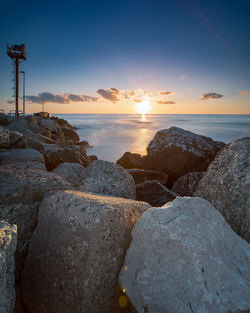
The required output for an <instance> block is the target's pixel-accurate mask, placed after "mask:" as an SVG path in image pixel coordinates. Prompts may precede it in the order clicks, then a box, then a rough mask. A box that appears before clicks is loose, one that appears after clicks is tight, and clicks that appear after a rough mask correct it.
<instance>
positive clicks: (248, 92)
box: [235, 90, 250, 96]
mask: <svg viewBox="0 0 250 313" xmlns="http://www.w3.org/2000/svg"><path fill="white" fill-rule="evenodd" d="M235 92H237V93H238V94H239V95H240V96H249V95H250V91H248V90H235Z"/></svg>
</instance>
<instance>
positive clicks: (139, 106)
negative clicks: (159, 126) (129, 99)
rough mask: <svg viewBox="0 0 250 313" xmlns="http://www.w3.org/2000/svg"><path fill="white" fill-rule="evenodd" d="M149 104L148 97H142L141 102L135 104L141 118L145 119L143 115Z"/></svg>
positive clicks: (147, 110)
mask: <svg viewBox="0 0 250 313" xmlns="http://www.w3.org/2000/svg"><path fill="white" fill-rule="evenodd" d="M150 109H151V105H150V100H149V99H143V100H142V102H139V103H137V104H136V111H137V113H140V114H141V116H142V119H145V115H146V114H147V113H149V112H150Z"/></svg>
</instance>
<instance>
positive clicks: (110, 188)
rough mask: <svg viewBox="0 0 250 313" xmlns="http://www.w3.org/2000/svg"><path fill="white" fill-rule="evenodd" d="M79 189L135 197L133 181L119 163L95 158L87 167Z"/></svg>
mask: <svg viewBox="0 0 250 313" xmlns="http://www.w3.org/2000/svg"><path fill="white" fill-rule="evenodd" d="M80 190H81V191H84V192H91V193H99V194H103V195H111V196H115V197H123V198H130V199H135V183H134V180H133V178H132V176H131V175H129V173H128V172H127V171H126V170H125V169H124V168H122V167H121V166H120V165H118V164H115V163H112V162H108V161H102V160H97V161H94V162H92V163H91V164H90V165H89V166H88V167H87V177H86V178H84V179H83V180H82V181H81V186H80Z"/></svg>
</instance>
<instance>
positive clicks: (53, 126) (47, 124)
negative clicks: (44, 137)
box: [40, 118, 59, 134]
mask: <svg viewBox="0 0 250 313" xmlns="http://www.w3.org/2000/svg"><path fill="white" fill-rule="evenodd" d="M40 125H41V126H42V127H44V128H46V129H48V130H49V131H50V132H51V133H53V134H58V133H59V127H58V125H57V123H55V122H54V121H53V120H51V119H49V118H45V119H42V120H41V121H40Z"/></svg>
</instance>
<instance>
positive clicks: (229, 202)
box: [195, 137, 250, 242]
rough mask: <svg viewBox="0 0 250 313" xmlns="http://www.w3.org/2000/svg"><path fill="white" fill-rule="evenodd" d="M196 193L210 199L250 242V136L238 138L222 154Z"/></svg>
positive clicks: (234, 228) (209, 168)
mask: <svg viewBox="0 0 250 313" xmlns="http://www.w3.org/2000/svg"><path fill="white" fill-rule="evenodd" d="M195 195H196V196H199V197H202V198H205V199H207V200H208V201H210V202H211V203H212V204H213V205H214V206H215V208H216V209H217V210H218V211H220V213H221V214H222V215H223V216H224V218H225V219H226V221H227V222H228V223H229V224H230V225H231V227H232V228H233V230H234V231H235V232H236V233H238V234H239V235H240V236H241V237H242V238H244V239H245V240H247V241H248V242H250V137H247V138H242V139H238V140H235V141H233V142H232V143H230V144H229V145H227V146H226V147H225V148H224V149H222V150H221V151H220V152H219V153H218V155H217V156H216V158H215V159H214V161H213V162H212V163H211V164H210V166H209V167H208V170H207V172H205V173H204V176H203V177H202V179H201V181H200V183H199V185H198V187H197V190H196V192H195Z"/></svg>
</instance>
